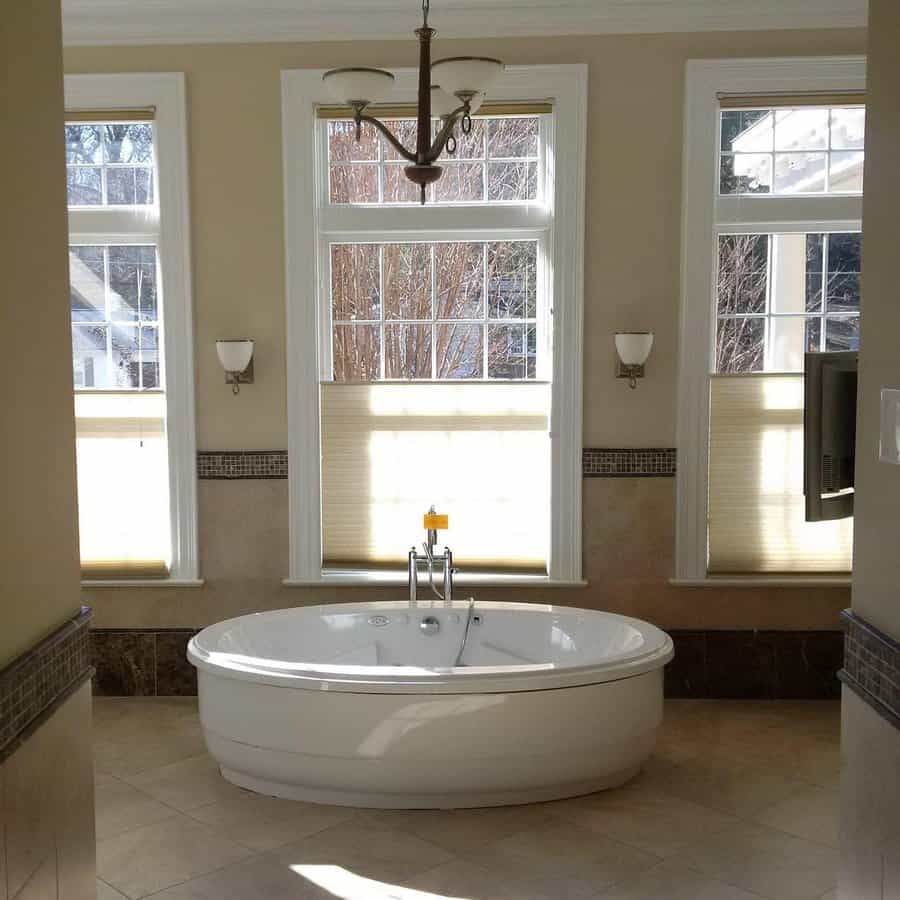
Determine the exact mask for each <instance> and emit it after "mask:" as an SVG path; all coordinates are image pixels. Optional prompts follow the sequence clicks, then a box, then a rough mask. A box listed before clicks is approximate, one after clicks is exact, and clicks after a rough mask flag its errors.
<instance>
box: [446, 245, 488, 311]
mask: <svg viewBox="0 0 900 900" xmlns="http://www.w3.org/2000/svg"><path fill="white" fill-rule="evenodd" d="M434 264H435V267H436V284H437V317H438V318H439V319H481V318H483V316H484V244H480V243H463V242H460V243H447V244H435V245H434Z"/></svg>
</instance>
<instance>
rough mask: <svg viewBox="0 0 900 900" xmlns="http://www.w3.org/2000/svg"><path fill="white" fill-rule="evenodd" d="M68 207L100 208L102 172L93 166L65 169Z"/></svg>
mask: <svg viewBox="0 0 900 900" xmlns="http://www.w3.org/2000/svg"><path fill="white" fill-rule="evenodd" d="M66 187H67V189H68V203H69V206H100V205H102V203H103V170H102V169H100V168H99V167H94V166H69V167H68V168H67V169H66Z"/></svg>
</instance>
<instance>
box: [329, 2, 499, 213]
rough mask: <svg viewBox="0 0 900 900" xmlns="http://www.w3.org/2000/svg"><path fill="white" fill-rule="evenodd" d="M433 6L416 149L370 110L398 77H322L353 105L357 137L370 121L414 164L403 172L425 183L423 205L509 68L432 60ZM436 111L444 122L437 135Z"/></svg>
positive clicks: (495, 62)
mask: <svg viewBox="0 0 900 900" xmlns="http://www.w3.org/2000/svg"><path fill="white" fill-rule="evenodd" d="M428 5H429V0H422V27H421V28H417V29H416V36H417V37H418V39H419V92H418V103H417V112H416V122H417V125H416V129H417V130H416V149H415V150H407V149H406V147H404V146H403V142H402V141H400V140H399V139H398V138H397V136H396V135H395V134H394V133H393V132H392V131H391V130H390V128H388V127H387V125H385V124H384V123H383V122H381V121H380V120H379V119H377V118H376V117H375V116H373V115H369V114H368V113H367V111H366V110H367V109H368V108H369V106H370V104H372V103H377V102H378V101H380V100H384V99H385V98H386V97H387V96H388V95H389V94H390V92H391V90H392V89H393V86H394V76H393V75H392V74H391V73H390V72H386V71H385V70H384V69H368V68H363V67H351V68H344V69H331V70H330V71H328V72H326V73H325V74H324V75H323V76H322V80H323V81H324V82H325V84H326V85H327V86H328V88H329V90H330V91H331V93H332V94H333V96H335V97H336V98H337V99H338V100H339V101H340V102H341V103H344V104H346V105H347V106H349V107H351V108H352V110H353V119H354V121H355V122H356V140H357V141H358V140H359V139H360V134H361V129H362V123H363V122H368V123H369V124H371V125H374V126H375V128H377V129H378V130H379V131H380V132H381V133H382V134H383V135H384V137H385V139H386V140H387V141H388V143H390V145H391V146H392V147H393V148H394V149H395V150H396V151H397V152H398V153H399V154H400V155H401V156H402V157H403V158H404V159H405V160H407V161H408V162H409V163H410V165H408V166H406V167H405V168H404V170H403V171H404V172H405V173H406V177H407V178H408V179H409V180H410V181H412V182H413V183H414V184H417V185H419V188H420V198H421V202H422V203H425V190H426V188H427V187H428V185H429V184H431V183H432V182H434V181H437V180H438V179H439V178H440V177H441V171H442V169H441V167H440V166H438V165H435V163H436V162H437V160H438V158H439V157H440V155H441V154H442V153H443V152H444V151H445V150H446V151H447V153H449V154H451V155H452V154H453V153H455V152H456V134H455V132H456V126H457V124H458V125H459V126H460V128H461V129H462V132H463V134H469V133H470V132H471V130H472V114H473V113H475V112H477V111H478V108H479V107H480V106H481V101H482V100H483V99H484V92H485V91H486V90H487V88H488V87H489V86H490V85H491V84H492V83H493V81H494V80H495V79H496V78H497V77H498V76H499V75H500V73H501V72H502V71H503V63H502V62H500V60H499V59H491V58H489V57H485V56H453V57H448V58H447V59H439V60H436V61H435V62H431V39H432V37H434V33H435V32H434V29H433V28H431V27H430V26H429V25H428ZM432 82H434V83H432ZM432 115H435V116H437V117H438V118H439V119H440V120H441V122H440V127H439V128H438V132H437V134H436V135H435V136H434V138H433V139H432V136H431V117H432Z"/></svg>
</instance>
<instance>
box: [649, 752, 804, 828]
mask: <svg viewBox="0 0 900 900" xmlns="http://www.w3.org/2000/svg"><path fill="white" fill-rule="evenodd" d="M637 783H638V784H642V785H645V786H647V787H651V788H655V789H656V790H658V791H661V792H662V793H666V794H672V795H673V796H676V797H680V798H682V799H683V800H690V801H692V802H694V803H698V804H700V805H701V806H707V807H709V808H710V809H716V810H719V811H720V812H724V813H729V814H731V815H737V816H748V815H752V814H753V813H755V812H758V811H759V810H761V809H765V808H766V807H767V806H772V805H773V804H774V803H778V802H779V801H781V800H784V799H785V798H786V797H789V796H791V794H796V793H798V792H799V791H801V790H803V789H804V788H805V787H806V786H807V784H806V783H805V782H802V781H797V780H795V779H791V778H785V777H783V776H781V775H776V774H773V773H771V772H765V771H761V770H759V769H755V768H752V767H750V766H747V765H741V764H739V763H736V762H733V761H732V760H730V759H722V758H720V757H715V756H713V757H709V756H707V757H704V756H700V755H697V754H693V753H681V752H674V753H659V754H656V755H655V756H653V757H652V758H651V759H650V760H649V761H648V762H647V764H646V766H645V767H644V771H643V773H642V774H641V776H640V778H639V780H638V782H637Z"/></svg>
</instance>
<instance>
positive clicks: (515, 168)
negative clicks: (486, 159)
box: [488, 162, 538, 200]
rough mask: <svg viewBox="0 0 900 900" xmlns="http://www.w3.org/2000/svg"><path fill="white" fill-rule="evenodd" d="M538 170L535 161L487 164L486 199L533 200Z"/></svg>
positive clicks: (535, 195)
mask: <svg viewBox="0 0 900 900" xmlns="http://www.w3.org/2000/svg"><path fill="white" fill-rule="evenodd" d="M537 176H538V171H537V163H535V162H505V163H489V164H488V200H534V199H535V198H536V197H537V188H538V177H537Z"/></svg>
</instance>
